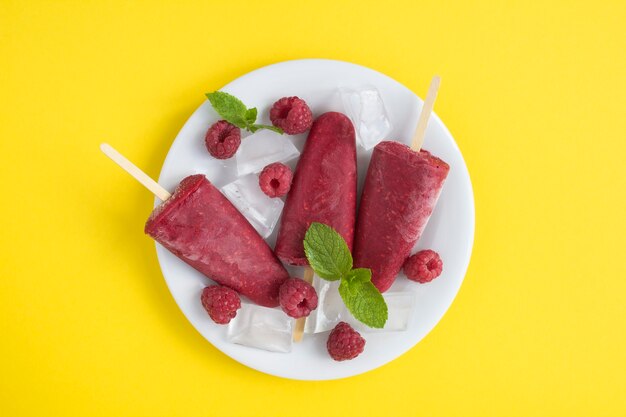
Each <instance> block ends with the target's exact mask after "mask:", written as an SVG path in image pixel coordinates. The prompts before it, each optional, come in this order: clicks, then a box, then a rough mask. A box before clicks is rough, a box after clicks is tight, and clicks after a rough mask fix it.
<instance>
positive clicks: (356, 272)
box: [346, 268, 372, 282]
mask: <svg viewBox="0 0 626 417" xmlns="http://www.w3.org/2000/svg"><path fill="white" fill-rule="evenodd" d="M346 279H347V280H349V281H352V280H356V281H360V282H367V281H371V280H372V270H371V269H369V268H355V269H353V270H352V271H350V272H348V274H347V275H346Z"/></svg>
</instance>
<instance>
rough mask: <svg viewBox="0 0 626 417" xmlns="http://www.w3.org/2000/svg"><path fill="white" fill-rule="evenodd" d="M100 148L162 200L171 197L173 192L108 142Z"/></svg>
mask: <svg viewBox="0 0 626 417" xmlns="http://www.w3.org/2000/svg"><path fill="white" fill-rule="evenodd" d="M100 150H101V151H102V152H104V154H105V155H106V156H108V157H109V158H111V159H112V160H113V162H115V163H116V164H118V165H119V166H120V167H122V169H123V170H124V171H126V172H128V173H129V174H130V175H131V176H132V177H133V178H135V179H136V180H137V181H139V182H140V183H141V185H143V186H144V187H146V188H147V189H148V190H150V191H151V192H152V194H154V195H156V196H157V197H159V198H160V199H161V200H162V201H165V200H167V199H168V198H170V196H171V194H170V193H169V192H168V191H167V190H166V189H165V188H163V187H161V186H160V185H159V184H158V183H157V182H156V181H155V180H153V179H152V178H150V177H149V176H148V175H147V174H146V173H145V172H143V171H142V170H140V169H139V168H137V166H136V165H135V164H133V163H132V162H130V161H129V160H128V159H126V158H125V157H124V155H122V154H121V153H119V152H118V151H116V150H115V149H113V147H112V146H111V145H109V144H108V143H102V144H100Z"/></svg>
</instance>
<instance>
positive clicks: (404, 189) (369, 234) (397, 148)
mask: <svg viewBox="0 0 626 417" xmlns="http://www.w3.org/2000/svg"><path fill="white" fill-rule="evenodd" d="M449 170H450V167H449V166H448V164H446V163H445V162H444V161H442V160H441V159H439V158H437V157H435V156H433V155H431V154H430V153H429V152H427V151H424V150H422V151H419V152H415V151H413V150H411V148H409V147H408V146H406V145H403V144H401V143H399V142H381V143H379V144H378V145H376V147H375V148H374V152H373V153H372V159H371V160H370V165H369V168H368V171H367V176H366V177H365V185H364V187H363V194H362V196H361V205H360V207H359V217H358V220H357V227H356V230H357V232H356V237H355V240H354V264H355V265H356V266H357V267H359V268H370V269H371V270H372V282H373V283H374V285H376V287H377V288H378V289H379V290H380V291H381V292H383V291H386V290H387V289H389V287H391V284H393V281H394V280H395V278H396V275H397V274H398V272H399V271H400V268H402V264H403V263H404V261H405V260H406V258H407V257H408V256H409V254H410V253H411V249H412V248H413V246H414V245H415V242H417V241H418V240H419V238H420V236H421V235H422V232H423V231H424V227H426V223H427V222H428V219H429V218H430V215H431V213H432V212H433V209H434V208H435V204H436V203H437V198H438V197H439V193H440V192H441V188H442V186H443V183H444V181H445V179H446V176H447V175H448V171H449Z"/></svg>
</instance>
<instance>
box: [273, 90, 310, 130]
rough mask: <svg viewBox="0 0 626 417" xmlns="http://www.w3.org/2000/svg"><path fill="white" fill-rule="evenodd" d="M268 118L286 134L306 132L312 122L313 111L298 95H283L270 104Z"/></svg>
mask: <svg viewBox="0 0 626 417" xmlns="http://www.w3.org/2000/svg"><path fill="white" fill-rule="evenodd" d="M270 120H271V121H272V124H273V125H274V126H276V127H280V128H281V129H282V130H283V131H284V132H285V133H287V134H288V135H297V134H298V133H303V132H306V131H307V130H309V129H310V128H311V125H312V124H313V113H311V109H309V106H307V104H306V102H305V101H304V100H302V99H301V98H298V97H283V98H281V99H280V100H278V101H277V102H276V103H274V105H273V106H272V109H271V110H270Z"/></svg>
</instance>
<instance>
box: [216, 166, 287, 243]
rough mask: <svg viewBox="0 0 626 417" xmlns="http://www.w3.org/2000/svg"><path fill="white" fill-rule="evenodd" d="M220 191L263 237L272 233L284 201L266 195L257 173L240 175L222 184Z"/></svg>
mask: <svg viewBox="0 0 626 417" xmlns="http://www.w3.org/2000/svg"><path fill="white" fill-rule="evenodd" d="M221 191H222V193H223V194H224V195H225V196H226V198H228V199H229V200H230V202H231V203H233V205H234V206H235V207H237V209H238V210H239V211H240V212H241V214H243V215H244V216H245V218H246V219H248V221H249V222H250V224H251V225H252V226H253V227H254V228H255V229H256V231H257V232H259V234H260V235H261V236H263V238H266V237H268V236H269V235H271V234H272V230H274V227H275V226H276V223H277V222H278V218H279V217H280V213H281V211H282V210H283V206H284V204H285V203H283V201H282V200H281V199H280V198H270V197H268V196H266V195H265V194H264V193H263V191H261V187H259V177H258V176H257V175H255V174H250V175H246V176H245V177H241V178H239V179H237V180H235V181H233V182H231V183H230V184H226V185H225V186H223V187H222V188H221Z"/></svg>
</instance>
